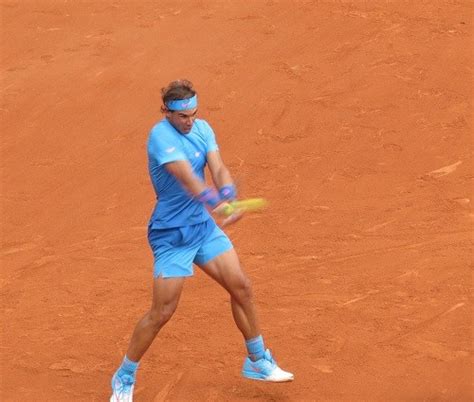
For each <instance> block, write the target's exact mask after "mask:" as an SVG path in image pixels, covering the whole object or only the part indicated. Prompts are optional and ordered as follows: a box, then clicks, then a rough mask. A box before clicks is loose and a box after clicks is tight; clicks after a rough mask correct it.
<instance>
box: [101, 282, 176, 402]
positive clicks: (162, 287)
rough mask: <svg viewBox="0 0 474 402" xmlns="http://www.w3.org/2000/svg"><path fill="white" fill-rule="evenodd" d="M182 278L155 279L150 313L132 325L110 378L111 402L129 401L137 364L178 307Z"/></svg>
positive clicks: (131, 396)
mask: <svg viewBox="0 0 474 402" xmlns="http://www.w3.org/2000/svg"><path fill="white" fill-rule="evenodd" d="M184 280H185V278H163V277H162V276H160V277H158V278H156V279H155V280H154V283H153V301H152V305H151V308H150V310H149V311H148V312H147V313H146V314H145V315H144V316H143V317H142V319H141V320H140V321H139V322H138V323H137V325H136V326H135V330H134V331H133V335H132V338H131V340H130V344H129V346H128V350H127V354H126V355H125V357H124V359H123V361H122V364H121V365H120V367H119V368H118V370H117V371H116V372H115V374H114V375H113V377H112V391H113V394H112V397H111V399H110V400H111V401H113V402H131V401H132V398H133V386H134V383H135V376H136V372H137V369H138V365H139V361H140V359H141V358H142V356H143V355H144V354H145V352H146V351H147V350H148V348H149V347H150V345H151V344H152V342H153V340H154V339H155V337H156V335H157V334H158V332H159V331H160V329H161V328H163V326H164V325H165V324H166V323H167V322H168V321H169V320H170V318H171V317H172V316H173V313H174V312H175V311H176V307H177V306H178V302H179V298H180V296H181V292H182V289H183V284H184Z"/></svg>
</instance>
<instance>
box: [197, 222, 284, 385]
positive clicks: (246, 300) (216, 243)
mask: <svg viewBox="0 0 474 402" xmlns="http://www.w3.org/2000/svg"><path fill="white" fill-rule="evenodd" d="M195 262H196V264H198V265H199V267H200V268H201V269H202V270H203V271H204V272H205V273H206V274H208V275H209V276H210V277H211V278H212V279H214V280H215V281H216V282H218V283H219V284H220V285H221V286H222V287H224V288H225V289H226V290H227V291H228V293H229V295H230V298H231V307H232V314H233V316H234V320H235V322H236V324H237V327H238V328H239V330H240V331H241V332H242V335H243V336H244V339H245V344H246V347H247V352H248V357H247V358H246V359H245V363H244V367H243V370H242V374H243V376H244V377H246V378H251V379H257V380H264V381H275V382H281V381H292V380H293V374H291V373H288V372H285V371H283V370H281V369H280V368H279V367H278V365H277V364H276V362H275V361H274V360H273V358H272V355H271V353H270V351H269V350H268V349H266V348H265V344H264V341H263V337H262V336H261V334H260V329H259V324H258V320H257V314H256V311H255V310H256V309H255V306H254V303H253V297H252V288H251V284H250V280H249V279H248V277H247V276H246V274H245V273H244V271H243V269H242V268H241V266H240V262H239V259H238V256H237V253H236V252H235V250H234V248H233V247H232V243H231V242H230V240H229V239H228V238H227V236H226V235H225V233H224V232H222V230H221V229H220V228H218V227H216V228H215V230H214V231H213V233H212V235H210V236H209V237H208V239H207V241H206V242H205V243H204V244H203V246H202V247H201V249H200V250H199V252H198V254H197V256H196V259H195Z"/></svg>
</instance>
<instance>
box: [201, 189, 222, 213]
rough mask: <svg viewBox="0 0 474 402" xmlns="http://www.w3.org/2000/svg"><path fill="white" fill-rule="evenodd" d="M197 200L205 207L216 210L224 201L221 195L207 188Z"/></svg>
mask: <svg viewBox="0 0 474 402" xmlns="http://www.w3.org/2000/svg"><path fill="white" fill-rule="evenodd" d="M196 198H197V199H198V201H200V202H202V203H203V204H204V205H206V206H207V207H209V208H211V209H214V208H215V207H216V206H217V205H219V204H220V203H221V201H222V200H221V197H219V194H217V192H216V191H215V190H214V189H212V188H206V189H205V190H204V191H203V192H202V193H201V194H199V195H198V196H197V197H196Z"/></svg>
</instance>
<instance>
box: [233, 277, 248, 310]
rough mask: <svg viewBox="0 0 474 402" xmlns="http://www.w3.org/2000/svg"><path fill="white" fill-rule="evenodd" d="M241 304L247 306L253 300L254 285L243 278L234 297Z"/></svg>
mask: <svg viewBox="0 0 474 402" xmlns="http://www.w3.org/2000/svg"><path fill="white" fill-rule="evenodd" d="M233 296H234V297H235V298H236V299H237V300H238V301H239V302H240V303H242V304H245V303H248V302H250V301H251V300H252V284H251V282H250V280H249V279H248V278H243V279H242V280H241V281H240V282H239V285H238V287H237V289H236V291H235V294H234V295H233Z"/></svg>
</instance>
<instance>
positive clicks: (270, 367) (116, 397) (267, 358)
mask: <svg viewBox="0 0 474 402" xmlns="http://www.w3.org/2000/svg"><path fill="white" fill-rule="evenodd" d="M162 100H163V106H162V112H163V113H164V115H165V118H164V119H163V120H161V121H160V122H159V123H158V124H156V125H155V126H154V127H153V129H152V130H151V133H150V137H149V140H148V163H149V173H150V177H151V181H152V183H153V187H154V189H155V192H156V195H157V199H158V201H157V203H156V206H155V209H154V210H153V213H152V216H151V218H150V222H149V225H148V240H149V243H150V247H151V249H152V251H153V255H154V260H155V261H154V269H153V276H154V283H153V302H152V307H151V309H150V311H148V312H147V313H146V314H145V316H144V317H143V318H142V319H141V320H140V321H139V322H138V324H137V325H136V327H135V330H134V332H133V335H132V339H131V340H130V344H129V347H128V350H127V353H126V355H125V357H124V359H123V362H122V364H121V365H120V367H119V368H118V370H117V371H116V372H115V374H114V375H113V377H112V397H111V399H110V400H111V401H113V402H131V401H132V400H133V387H134V383H135V374H136V371H137V369H138V365H139V361H140V359H141V358H142V356H143V355H144V354H145V352H146V351H147V349H148V348H149V347H150V345H151V344H152V342H153V340H154V339H155V337H156V335H157V334H158V332H159V331H160V329H161V328H162V327H163V326H164V325H165V324H166V323H167V322H168V321H169V319H170V318H171V316H172V315H173V313H174V311H175V310H176V307H177V305H178V301H179V298H180V295H181V291H182V289H183V284H184V281H185V278H186V277H187V276H192V275H193V263H194V264H196V265H197V266H199V267H200V268H201V269H202V270H203V271H204V272H205V273H206V274H208V275H209V276H210V277H211V278H212V279H214V280H215V281H216V282H218V283H219V284H220V285H221V286H222V287H224V288H225V289H226V290H227V291H228V292H229V295H230V299H231V307H232V315H233V317H234V321H235V323H236V325H237V327H238V329H239V330H240V332H241V333H242V335H243V336H244V339H245V344H246V347H247V352H248V355H247V357H246V358H245V361H244V365H243V368H242V375H243V376H244V377H246V378H250V379H255V380H262V381H272V382H284V381H292V380H293V374H291V373H288V372H286V371H283V370H282V369H280V368H279V367H278V365H277V364H276V362H275V360H274V359H273V357H272V355H271V353H270V351H269V350H268V349H266V348H265V345H264V342H263V338H262V335H261V333H260V329H259V325H258V322H257V316H256V312H255V307H254V304H253V301H252V290H251V285H250V281H249V279H248V278H247V276H246V275H245V273H244V272H243V270H242V268H241V267H240V263H239V260H238V257H237V253H236V252H235V250H234V248H233V246H232V243H231V241H230V240H229V238H228V237H227V236H226V234H225V233H224V232H223V231H222V230H221V229H220V228H219V227H218V226H217V225H216V223H215V221H214V219H213V218H212V216H211V215H210V214H209V212H208V210H209V211H211V213H212V214H214V215H215V216H216V217H221V215H223V213H222V210H223V207H224V206H225V205H226V203H227V202H230V201H233V200H234V199H235V198H236V188H235V186H234V184H233V181H232V178H231V176H230V174H229V171H228V170H227V168H226V166H225V165H224V163H223V161H222V159H221V157H220V155H219V150H218V146H217V143H216V139H215V135H214V132H213V130H212V128H211V127H210V126H209V124H208V123H207V122H206V121H204V120H200V119H197V118H196V114H197V107H198V103H197V95H196V91H195V90H194V89H193V85H192V83H191V82H189V81H187V80H178V81H173V82H171V83H170V84H169V85H168V87H166V88H163V90H162ZM206 164H207V165H208V167H209V170H210V173H211V176H212V180H213V182H214V185H215V187H216V188H217V189H219V191H218V192H217V191H215V190H213V189H212V188H210V187H208V186H207V185H206V182H205V178H204V168H205V166H206ZM240 217H241V213H234V214H233V215H231V216H230V217H226V218H225V219H224V220H223V222H222V225H223V226H225V225H226V224H230V223H233V222H235V221H236V220H238V219H239V218H240Z"/></svg>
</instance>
